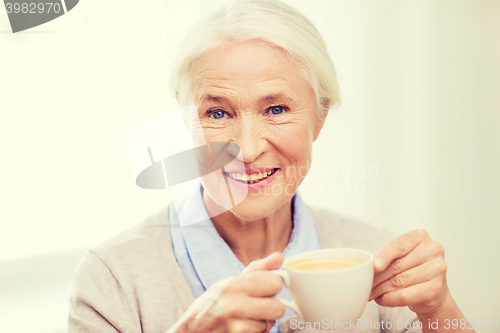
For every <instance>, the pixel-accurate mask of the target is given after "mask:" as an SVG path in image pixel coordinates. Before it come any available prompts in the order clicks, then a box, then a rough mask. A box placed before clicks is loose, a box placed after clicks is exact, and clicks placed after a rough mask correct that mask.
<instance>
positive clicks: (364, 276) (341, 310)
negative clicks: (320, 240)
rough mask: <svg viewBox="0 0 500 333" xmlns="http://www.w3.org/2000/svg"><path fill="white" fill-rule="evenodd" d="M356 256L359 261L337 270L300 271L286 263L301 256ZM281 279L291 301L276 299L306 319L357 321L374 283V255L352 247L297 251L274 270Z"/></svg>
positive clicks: (314, 257) (316, 320) (300, 258)
mask: <svg viewBox="0 0 500 333" xmlns="http://www.w3.org/2000/svg"><path fill="white" fill-rule="evenodd" d="M317 258H358V259H361V260H364V261H363V262H362V263H360V264H357V265H354V266H350V267H345V268H338V269H327V270H303V269H295V268H290V267H287V264H290V263H293V262H296V261H298V260H303V259H317ZM271 272H272V273H273V274H276V275H278V276H280V277H281V278H282V279H283V282H284V284H285V286H286V287H287V288H288V290H289V292H290V296H291V297H292V300H293V301H292V302H289V301H286V300H283V299H280V298H277V299H278V300H279V301H280V302H281V303H283V304H284V305H285V306H288V307H289V308H291V309H292V310H293V311H295V313H297V315H298V316H299V317H302V318H303V319H304V320H305V321H307V322H319V323H323V322H324V320H327V321H328V323H329V324H331V323H337V322H340V323H344V322H349V321H350V320H351V321H356V320H357V319H358V318H359V317H360V316H361V314H362V313H363V310H364V308H365V305H366V304H367V302H368V298H369V297H370V291H371V289H372V283H373V254H372V253H371V252H369V251H365V250H361V249H353V248H334V249H322V250H317V251H310V252H305V253H300V254H297V255H294V256H291V257H290V258H287V259H286V260H285V261H284V262H283V270H273V271H271Z"/></svg>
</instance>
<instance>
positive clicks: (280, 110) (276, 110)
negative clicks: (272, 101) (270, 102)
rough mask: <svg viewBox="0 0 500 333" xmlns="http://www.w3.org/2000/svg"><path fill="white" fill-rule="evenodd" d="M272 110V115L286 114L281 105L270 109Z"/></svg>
mask: <svg viewBox="0 0 500 333" xmlns="http://www.w3.org/2000/svg"><path fill="white" fill-rule="evenodd" d="M270 110H271V113H272V114H282V113H283V112H285V107H284V106H281V105H277V106H272V107H270Z"/></svg>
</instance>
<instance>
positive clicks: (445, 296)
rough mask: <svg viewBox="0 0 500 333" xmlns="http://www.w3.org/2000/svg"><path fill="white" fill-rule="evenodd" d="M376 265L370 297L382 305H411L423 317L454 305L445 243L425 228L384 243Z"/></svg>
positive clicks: (377, 255)
mask: <svg viewBox="0 0 500 333" xmlns="http://www.w3.org/2000/svg"><path fill="white" fill-rule="evenodd" d="M374 267H375V276H374V280H373V289H372V292H371V295H370V300H372V299H374V300H375V302H376V303H377V304H379V305H383V306H390V307H394V306H408V307H409V308H410V310H412V311H413V312H415V313H416V314H417V315H419V316H423V317H434V316H436V315H438V314H439V313H440V312H441V313H446V312H448V309H447V308H448V307H450V306H455V305H454V304H455V303H454V302H453V299H452V298H451V296H450V292H449V290H448V285H447V283H446V264H445V262H444V249H443V246H442V245H441V244H440V243H438V242H434V241H433V240H432V239H431V238H430V237H429V234H428V233H427V232H426V231H425V230H414V231H410V232H408V233H406V234H403V235H401V236H399V237H397V238H395V239H393V240H391V241H390V242H389V243H387V244H386V245H384V246H383V247H382V249H380V250H379V251H378V253H377V254H376V256H375V258H374Z"/></svg>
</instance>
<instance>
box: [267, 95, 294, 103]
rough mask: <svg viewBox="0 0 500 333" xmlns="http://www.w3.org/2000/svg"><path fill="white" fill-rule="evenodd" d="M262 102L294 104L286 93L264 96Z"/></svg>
mask: <svg viewBox="0 0 500 333" xmlns="http://www.w3.org/2000/svg"><path fill="white" fill-rule="evenodd" d="M260 100H261V101H262V102H274V101H276V100H281V101H283V100H284V101H287V102H288V103H293V98H292V97H291V96H290V95H288V94H285V93H277V94H272V95H267V96H264V97H262V98H261V99H260Z"/></svg>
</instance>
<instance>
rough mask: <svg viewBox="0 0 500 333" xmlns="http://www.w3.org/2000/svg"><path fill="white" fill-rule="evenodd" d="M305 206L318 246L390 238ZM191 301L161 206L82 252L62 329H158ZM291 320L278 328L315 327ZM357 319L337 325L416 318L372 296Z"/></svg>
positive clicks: (133, 332)
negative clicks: (319, 242)
mask: <svg viewBox="0 0 500 333" xmlns="http://www.w3.org/2000/svg"><path fill="white" fill-rule="evenodd" d="M308 209H309V211H310V213H311V215H312V217H313V219H314V222H315V224H316V227H317V229H318V232H319V236H320V240H321V244H322V247H323V248H329V247H356V248H362V249H366V250H369V251H372V252H373V253H375V252H376V251H377V249H378V248H380V247H381V246H382V245H383V244H385V243H386V242H387V241H388V240H389V239H390V238H391V237H390V235H389V234H388V233H387V232H386V231H384V230H383V229H379V228H376V227H373V226H370V225H367V224H364V223H360V222H356V221H352V220H347V219H344V218H342V217H341V216H339V215H337V214H335V213H332V212H330V211H327V210H322V209H313V208H311V207H308ZM193 301H194V297H193V295H192V293H191V291H190V289H189V287H188V285H187V283H186V281H185V280H184V277H183V275H182V272H181V270H180V269H179V266H178V265H177V261H176V259H175V256H174V253H173V250H172V245H171V240H170V229H169V226H168V207H164V208H163V209H161V210H160V211H158V212H157V213H155V214H152V215H150V216H149V217H147V218H146V219H145V220H144V221H143V222H141V223H140V224H138V225H136V226H135V227H133V228H131V229H129V230H126V231H124V232H122V233H120V234H118V235H117V236H115V237H113V238H111V239H109V240H108V241H106V242H104V243H102V244H100V245H98V246H96V247H94V248H92V249H90V250H89V251H88V252H87V253H86V254H85V256H84V258H83V259H82V261H81V262H80V264H79V266H78V268H77V271H76V273H75V277H74V280H73V286H72V291H71V295H70V309H69V322H68V323H69V332H70V333H76V332H89V333H90V332H92V333H99V332H121V333H140V332H144V333H153V332H154V333H164V332H166V331H167V330H168V329H169V328H170V327H171V326H172V325H173V324H174V323H175V322H176V321H177V320H178V319H179V318H180V317H181V315H182V314H183V313H184V312H185V311H186V309H187V308H188V307H189V305H190V304H191V303H192V302H193ZM292 319H297V316H294V317H290V318H285V319H282V320H281V321H280V330H281V332H282V333H289V332H322V331H321V330H307V329H302V330H301V329H298V328H297V329H294V328H295V327H296V325H295V323H296V321H292V322H290V320H292ZM361 319H364V322H365V324H363V325H361V326H360V327H358V328H357V329H351V330H341V331H345V332H347V331H349V332H421V330H420V329H411V330H405V329H404V328H402V329H401V327H403V325H405V324H406V325H409V324H408V323H412V322H414V321H416V315H415V314H414V313H413V312H411V311H410V310H409V309H408V308H406V307H404V308H387V307H381V306H379V305H377V304H376V303H375V302H373V301H372V302H369V303H368V304H367V306H366V308H365V311H364V312H363V315H362V317H361ZM381 320H383V321H384V323H386V322H387V321H391V323H392V326H393V327H392V329H384V330H382V329H381V328H380V327H379V326H380V323H381ZM398 322H399V323H400V324H399V326H400V329H397V325H398ZM367 325H368V326H367ZM370 325H371V327H372V329H370ZM384 328H385V326H384ZM325 332H328V331H325ZM200 333H204V332H200Z"/></svg>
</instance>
